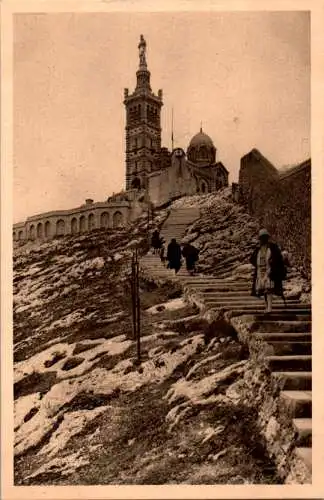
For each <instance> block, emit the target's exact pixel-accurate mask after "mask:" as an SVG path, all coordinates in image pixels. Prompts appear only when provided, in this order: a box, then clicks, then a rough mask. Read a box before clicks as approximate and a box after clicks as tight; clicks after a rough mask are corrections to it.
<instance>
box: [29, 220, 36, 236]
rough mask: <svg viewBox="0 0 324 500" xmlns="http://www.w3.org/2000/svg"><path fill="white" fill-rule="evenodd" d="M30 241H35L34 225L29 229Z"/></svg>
mask: <svg viewBox="0 0 324 500" xmlns="http://www.w3.org/2000/svg"><path fill="white" fill-rule="evenodd" d="M29 239H31V240H34V239H35V226H34V224H32V225H31V226H30V228H29Z"/></svg>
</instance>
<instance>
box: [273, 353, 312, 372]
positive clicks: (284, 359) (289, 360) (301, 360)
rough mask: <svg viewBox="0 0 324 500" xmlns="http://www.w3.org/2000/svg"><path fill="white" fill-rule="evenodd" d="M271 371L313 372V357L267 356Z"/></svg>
mask: <svg viewBox="0 0 324 500" xmlns="http://www.w3.org/2000/svg"><path fill="white" fill-rule="evenodd" d="M266 360H267V362H268V364H269V368H270V370H272V371H274V372H289V371H292V372H302V371H305V372H309V371H312V356H310V355H309V354H300V355H298V354H296V355H292V356H286V355H283V356H275V355H274V356H267V357H266Z"/></svg>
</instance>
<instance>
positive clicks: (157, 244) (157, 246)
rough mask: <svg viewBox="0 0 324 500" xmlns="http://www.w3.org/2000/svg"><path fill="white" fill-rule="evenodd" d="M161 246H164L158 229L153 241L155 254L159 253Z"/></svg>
mask: <svg viewBox="0 0 324 500" xmlns="http://www.w3.org/2000/svg"><path fill="white" fill-rule="evenodd" d="M161 245H162V239H161V238H160V233H159V231H158V230H157V229H155V230H154V231H153V234H152V239H151V246H152V248H153V253H154V254H157V253H159V250H160V248H161Z"/></svg>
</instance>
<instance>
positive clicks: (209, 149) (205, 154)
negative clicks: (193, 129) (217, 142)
mask: <svg viewBox="0 0 324 500" xmlns="http://www.w3.org/2000/svg"><path fill="white" fill-rule="evenodd" d="M187 156H188V159H189V160H190V161H192V162H193V163H197V164H203V165H205V164H206V165H208V164H211V163H214V162H215V158H216V148H215V146H214V143H213V141H212V140H211V138H210V137H209V135H207V134H205V132H203V131H202V129H200V132H198V134H196V135H194V136H193V138H192V139H191V141H190V143H189V146H188V150H187Z"/></svg>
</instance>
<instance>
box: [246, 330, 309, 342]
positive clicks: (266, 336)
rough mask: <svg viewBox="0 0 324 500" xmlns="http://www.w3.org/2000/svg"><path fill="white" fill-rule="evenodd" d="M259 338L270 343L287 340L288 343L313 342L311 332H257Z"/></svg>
mask: <svg viewBox="0 0 324 500" xmlns="http://www.w3.org/2000/svg"><path fill="white" fill-rule="evenodd" d="M255 336H256V337H257V338H260V339H262V340H264V341H265V342H269V341H272V340H279V341H280V340H281V341H282V340H287V341H288V342H295V341H297V342H299V341H301V342H311V340H312V334H311V332H306V333H304V332H274V333H272V332H271V333H269V332H257V333H256V334H255Z"/></svg>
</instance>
